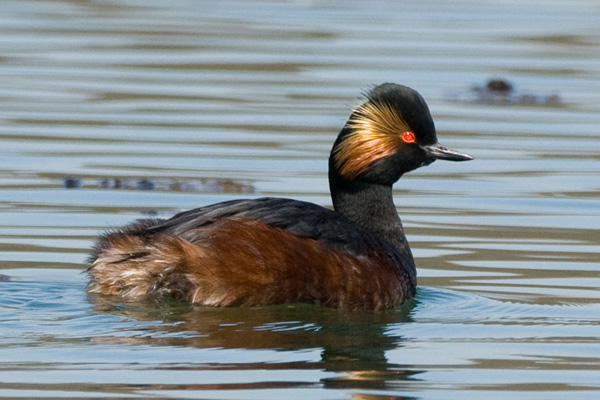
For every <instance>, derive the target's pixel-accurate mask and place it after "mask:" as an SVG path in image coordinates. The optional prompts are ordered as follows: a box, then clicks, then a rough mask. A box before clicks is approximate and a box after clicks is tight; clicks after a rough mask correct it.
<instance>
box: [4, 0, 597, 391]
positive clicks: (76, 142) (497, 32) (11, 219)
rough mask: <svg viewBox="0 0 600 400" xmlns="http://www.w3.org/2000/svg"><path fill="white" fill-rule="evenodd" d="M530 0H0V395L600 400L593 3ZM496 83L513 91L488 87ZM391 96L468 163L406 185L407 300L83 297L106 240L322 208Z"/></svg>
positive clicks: (443, 167) (398, 191)
mask: <svg viewBox="0 0 600 400" xmlns="http://www.w3.org/2000/svg"><path fill="white" fill-rule="evenodd" d="M522 3H523V2H517V1H514V2H501V4H499V3H498V2H493V1H486V0H480V1H474V0H473V1H454V2H421V1H419V2H417V1H415V2H391V1H375V2H368V3H365V2H359V1H345V2H340V3H339V4H338V3H336V2H329V1H293V2H277V1H270V0H269V1H267V0H265V1H255V2H236V1H227V2H216V1H215V2H213V1H199V2H188V1H169V2H168V5H167V4H166V3H164V2H159V1H133V0H131V1H129V0H128V1H120V2H109V1H100V0H98V1H87V2H81V1H52V2H43V1H39V2H36V1H5V2H3V5H2V7H3V11H2V15H1V16H0V122H1V123H0V274H3V275H5V276H8V277H9V280H7V281H0V321H1V323H0V360H2V362H1V363H0V397H5V398H47V397H59V398H69V397H70V398H111V397H113V398H129V397H133V398H136V397H137V398H149V397H150V398H152V397H157V398H195V399H279V398H286V399H307V398H310V399H370V400H375V399H390V398H410V399H438V398H439V399H441V398H444V399H446V398H454V397H456V398H458V397H460V398H464V399H481V398H486V399H496V398H497V399H505V398H507V397H511V398H513V399H564V398H571V399H596V398H598V395H599V394H600V383H599V382H600V381H599V380H598V375H599V372H600V371H599V370H600V345H599V343H600V342H599V341H598V339H599V338H600V318H599V315H600V305H599V299H600V291H599V289H598V288H599V287H600V233H599V232H600V208H599V205H600V203H599V200H600V194H599V193H600V184H599V183H598V182H599V181H598V176H599V175H600V155H599V154H600V152H599V151H600V135H599V129H598V127H599V126H600V116H599V115H600V114H598V110H599V109H600V96H599V95H598V93H600V74H599V71H600V26H599V25H598V23H597V22H598V20H599V18H600V8H599V7H598V5H597V4H596V2H594V1H591V0H590V1H585V0H584V1H578V2H571V3H569V4H565V3H564V2H563V1H551V0H548V1H543V0H536V1H532V2H527V4H522ZM497 77H500V78H502V79H506V80H508V81H510V82H511V83H512V84H513V86H514V87H515V93H516V94H515V96H514V97H511V101H507V102H503V101H500V102H498V101H491V102H490V101H487V100H489V99H483V98H480V97H478V95H477V93H478V92H477V91H476V90H474V88H481V87H482V86H485V84H486V82H487V81H488V80H489V79H491V78H497ZM386 81H393V82H398V83H403V84H406V85H409V86H411V87H414V88H415V89H417V90H419V91H420V92H421V93H422V94H423V96H424V97H425V98H426V100H427V101H428V104H429V105H430V108H431V111H432V114H433V116H434V119H435V122H436V126H437V129H438V136H439V138H440V141H442V142H443V143H444V144H446V145H448V146H450V147H452V148H456V149H459V150H462V151H465V152H467V153H469V154H472V155H473V156H475V158H476V159H475V160H474V161H471V162H469V163H445V162H441V161H440V162H437V163H435V164H433V165H431V166H429V167H427V168H423V169H420V170H418V171H415V172H413V173H410V174H408V175H407V176H405V177H404V178H403V179H402V180H401V181H400V182H399V183H398V184H397V185H396V188H395V192H394V194H395V200H396V204H397V206H398V212H399V213H400V215H401V217H402V219H403V223H404V226H405V230H406V232H407V236H408V239H409V241H410V243H411V246H412V248H413V252H414V254H415V258H416V263H417V266H418V270H419V285H420V287H419V290H418V293H417V297H416V299H415V300H414V301H411V302H409V303H407V304H405V305H404V306H403V307H401V308H399V309H397V310H390V311H386V312H382V313H369V312H356V313H347V312H340V311H337V310H329V309H324V308H319V307H313V306H308V305H289V306H288V305H286V306H274V307H261V308H241V309H239V308H235V309H213V308H203V307H194V306H189V305H182V304H177V303H175V304H173V303H170V302H167V301H165V302H162V303H160V304H144V303H127V302H123V301H120V300H118V299H110V298H105V297H101V296H90V295H88V294H87V293H86V292H85V285H86V277H85V274H83V273H82V270H83V269H84V263H85V259H86V257H87V254H88V252H89V248H90V247H91V246H92V245H93V243H94V240H95V238H96V237H97V234H98V233H99V232H101V231H103V230H105V229H107V228H110V227H114V226H118V225H120V224H123V223H126V222H128V221H131V220H134V219H136V218H141V217H147V216H159V217H169V216H171V215H173V214H174V213H176V212H178V211H181V210H185V209H189V208H193V207H199V206H203V205H207V204H211V203H214V202H217V201H222V200H229V199H233V198H240V197H245V198H248V197H250V198H251V197H260V196H284V197H293V198H298V199H302V200H308V201H313V202H316V203H318V204H321V205H323V206H331V200H330V198H329V194H328V185H327V171H326V168H327V156H328V153H329V149H330V146H331V144H332V142H333V140H334V138H335V136H336V135H337V132H338V131H339V129H340V128H341V126H342V125H343V123H344V122H345V120H346V119H347V117H348V115H349V113H350V109H351V108H352V107H353V106H354V105H356V104H357V98H358V96H359V95H360V93H361V91H362V90H364V89H367V88H369V87H370V86H371V85H373V84H377V83H381V82H386ZM548 96H556V97H553V98H555V99H557V101H553V102H549V103H548V104H536V103H535V102H533V103H532V102H527V101H525V102H520V101H512V100H514V99H532V98H533V99H534V100H535V99H544V98H547V97H548Z"/></svg>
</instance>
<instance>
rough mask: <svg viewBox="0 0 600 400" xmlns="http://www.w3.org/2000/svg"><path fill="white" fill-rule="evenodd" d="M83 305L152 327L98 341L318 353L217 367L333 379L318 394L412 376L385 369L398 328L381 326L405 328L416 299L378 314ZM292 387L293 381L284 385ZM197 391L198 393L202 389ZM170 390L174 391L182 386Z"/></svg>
mask: <svg viewBox="0 0 600 400" xmlns="http://www.w3.org/2000/svg"><path fill="white" fill-rule="evenodd" d="M90 300H91V302H92V303H93V304H94V308H95V310H96V311H97V312H99V313H102V314H110V315H116V316H121V317H125V318H128V319H134V320H135V321H140V322H153V323H151V324H144V326H143V329H144V331H145V333H146V334H144V335H132V336H130V337H123V335H119V337H117V336H115V337H105V336H104V337H102V338H100V339H99V340H102V341H110V342H112V341H115V342H119V343H120V344H123V343H126V344H131V345H151V346H179V347H193V348H210V349H240V350H275V351H296V352H301V351H314V350H315V349H317V350H320V360H318V361H316V362H311V361H302V362H284V363H260V365H256V363H249V364H244V362H243V360H240V361H241V362H240V363H235V365H219V368H220V369H237V370H243V369H249V370H250V369H288V370H293V369H303V370H306V369H317V370H322V371H328V372H335V373H337V374H336V375H335V377H330V378H325V379H323V380H322V381H321V382H320V383H319V384H320V385H322V386H323V387H325V388H337V389H340V388H348V389H375V390H377V389H388V388H390V387H394V386H397V385H398V384H400V383H401V382H404V381H406V380H408V379H410V378H411V377H412V376H413V375H415V374H417V373H418V371H415V370H412V369H411V370H406V368H407V367H408V366H406V365H397V364H390V363H388V361H387V359H386V355H385V353H386V351H387V350H392V349H396V348H398V347H401V346H402V337H401V336H398V335H397V333H395V332H397V331H398V329H394V330H393V331H394V334H390V332H389V331H390V329H389V327H390V326H391V325H394V326H396V328H397V325H398V324H404V323H410V322H411V319H410V314H409V313H410V310H411V309H412V308H413V307H414V306H415V305H416V300H411V301H409V302H407V303H405V304H404V305H403V306H402V307H400V308H398V309H396V310H387V311H383V312H370V311H354V312H344V311H340V310H335V309H329V308H325V307H319V306H314V305H308V304H293V305H277V306H268V307H231V308H227V307H226V308H212V307H199V306H194V305H190V304H187V303H180V302H176V301H173V300H170V299H163V300H161V301H160V302H158V303H124V302H122V299H118V298H114V297H106V296H100V295H93V294H90ZM117 301H118V302H117ZM400 330H401V328H400ZM198 364H199V365H198V366H194V365H190V366H189V368H190V369H194V368H196V367H198V368H201V369H206V368H207V366H206V364H202V360H198ZM213 367H214V366H213ZM271 384H272V382H271V383H269V385H271ZM280 384H282V383H280ZM295 385H298V383H297V382H294V383H293V384H291V386H295ZM162 386H164V385H162ZM194 386H196V385H194ZM198 386H199V387H200V386H201V387H202V388H203V389H206V385H204V384H203V385H198ZM253 387H254V386H253ZM177 388H178V389H179V390H181V389H182V386H181V385H177ZM188 389H189V388H188ZM213 389H214V388H213ZM360 398H361V399H366V398H373V399H375V398H378V396H376V397H369V396H367V397H365V395H361V397H360ZM386 398H388V399H389V398H390V397H389V395H388V396H387V397H386Z"/></svg>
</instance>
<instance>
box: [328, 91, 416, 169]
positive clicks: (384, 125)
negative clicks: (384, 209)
mask: <svg viewBox="0 0 600 400" xmlns="http://www.w3.org/2000/svg"><path fill="white" fill-rule="evenodd" d="M345 128H346V129H350V133H348V134H347V135H346V137H344V138H343V140H342V141H341V142H340V143H339V144H338V145H337V146H336V148H335V149H334V150H333V157H334V164H335V167H336V169H337V170H338V172H339V173H340V175H342V176H343V177H345V178H347V179H354V178H356V177H358V176H359V175H360V174H361V173H363V172H364V171H365V170H367V169H368V167H369V166H370V165H371V164H373V163H374V162H375V161H377V160H379V159H381V158H383V157H386V156H389V155H391V154H394V153H395V152H396V151H397V150H398V148H399V147H400V146H401V145H403V144H404V143H405V142H406V139H403V137H406V134H407V133H410V134H411V135H412V136H413V137H414V134H412V132H410V128H409V126H408V124H407V123H406V122H405V121H404V120H403V119H402V116H400V115H399V114H398V112H397V111H396V110H394V109H393V108H392V106H390V105H389V104H386V103H380V104H375V103H371V102H366V103H364V104H362V105H361V106H359V107H358V108H357V109H356V110H355V111H354V113H353V114H352V117H351V118H350V120H348V122H347V123H346V127H345Z"/></svg>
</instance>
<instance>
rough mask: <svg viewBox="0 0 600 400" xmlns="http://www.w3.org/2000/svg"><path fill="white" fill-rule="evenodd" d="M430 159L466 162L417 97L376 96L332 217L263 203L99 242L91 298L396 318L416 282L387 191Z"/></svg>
mask: <svg viewBox="0 0 600 400" xmlns="http://www.w3.org/2000/svg"><path fill="white" fill-rule="evenodd" d="M437 159H443V160H450V161H465V160H471V159H472V157H471V156H469V155H467V154H464V153H460V152H457V151H454V150H450V149H448V148H446V147H444V146H442V145H441V144H439V143H438V141H437V137H436V130H435V126H434V123H433V120H432V118H431V114H430V112H429V108H428V107H427V104H426V103H425V100H424V99H423V98H422V97H421V95H419V93H417V92H416V91H415V90H413V89H411V88H409V87H406V86H402V85H398V84H393V83H384V84H382V85H379V86H376V87H374V88H373V89H371V90H370V91H368V92H367V93H366V95H365V98H364V100H363V102H362V104H360V105H359V106H358V107H356V108H355V109H354V110H353V111H352V114H351V115H350V118H349V119H348V121H347V122H346V124H345V125H344V127H343V128H342V130H341V132H340V133H339V135H338V137H337V139H336V140H335V143H334V144H333V148H332V150H331V153H330V156H329V187H330V191H331V197H332V200H333V210H331V209H327V208H324V207H321V206H319V205H316V204H313V203H309V202H304V201H298V200H292V199H285V198H271V197H266V198H258V199H252V200H247V199H245V200H232V201H226V202H222V203H218V204H213V205H209V206H205V207H201V208H197V209H193V210H190V211H185V212H182V213H179V214H176V215H175V216H173V217H172V218H170V219H141V220H138V221H135V222H133V223H131V224H129V225H127V226H125V227H123V228H121V229H118V230H116V231H112V232H109V233H106V234H104V235H102V236H101V237H100V239H99V241H98V243H97V244H96V246H95V248H94V250H93V252H92V254H91V256H90V259H89V261H88V263H89V267H88V268H87V273H88V274H89V276H90V283H89V285H88V291H89V292H92V293H100V294H106V295H118V296H122V297H124V298H129V299H136V300H144V299H153V298H157V297H162V296H171V297H173V298H175V299H178V300H182V301H186V302H191V303H196V304H200V305H208V306H259V305H268V304H282V303H299V302H308V303H315V304H320V305H323V306H327V307H334V308H341V309H346V310H382V309H389V308H393V307H395V306H397V305H399V304H401V303H402V302H403V301H405V300H407V299H409V298H411V297H413V296H414V295H415V291H416V286H417V272H416V268H415V263H414V259H413V256H412V253H411V250H410V247H409V245H408V242H407V240H406V237H405V235H404V231H403V228H402V223H401V221H400V218H399V216H398V213H397V210H396V207H395V205H394V201H393V197H392V185H393V184H394V183H395V182H396V181H398V179H400V177H401V176H402V175H403V174H405V173H407V172H409V171H412V170H414V169H417V168H419V167H421V166H425V165H428V164H430V163H432V162H433V161H435V160H437Z"/></svg>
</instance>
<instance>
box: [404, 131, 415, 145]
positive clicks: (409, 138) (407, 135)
mask: <svg viewBox="0 0 600 400" xmlns="http://www.w3.org/2000/svg"><path fill="white" fill-rule="evenodd" d="M415 139H416V138H415V134H414V133H412V132H404V133H403V134H402V140H404V142H405V143H414V142H415Z"/></svg>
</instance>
